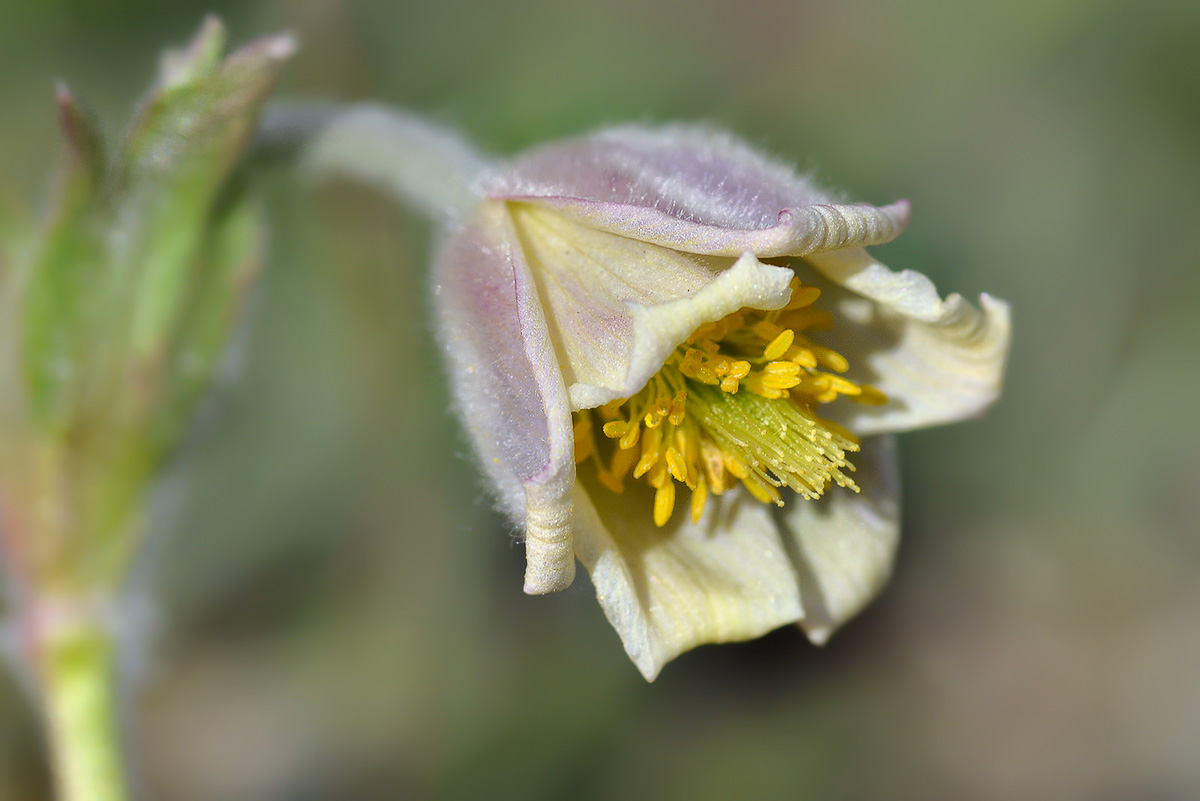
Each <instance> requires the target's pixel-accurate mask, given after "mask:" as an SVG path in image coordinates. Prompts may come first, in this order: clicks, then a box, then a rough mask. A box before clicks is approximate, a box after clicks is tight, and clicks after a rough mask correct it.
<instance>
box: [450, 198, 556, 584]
mask: <svg viewBox="0 0 1200 801" xmlns="http://www.w3.org/2000/svg"><path fill="white" fill-rule="evenodd" d="M515 241H516V237H515V233H514V232H513V230H512V224H511V220H510V219H509V217H508V214H507V212H506V210H505V208H504V206H503V205H502V204H498V203H484V204H482V205H481V206H480V208H479V210H478V212H477V213H476V215H475V217H473V218H472V219H471V220H470V221H469V222H468V223H467V224H466V225H465V226H464V227H463V228H462V229H460V230H458V231H457V232H455V233H454V234H453V235H452V236H451V237H450V239H449V240H448V241H447V242H446V244H445V245H444V246H443V247H442V249H441V250H440V252H439V253H438V254H437V257H436V259H435V262H434V299H435V305H436V307H437V318H438V320H437V323H438V328H439V340H440V341H441V342H442V343H443V346H444V348H445V351H446V356H447V360H448V362H449V364H450V383H451V387H452V390H453V392H454V397H455V401H456V402H457V404H458V408H459V413H460V415H461V417H462V419H463V421H464V423H465V425H466V428H467V432H468V434H469V436H470V438H471V440H472V442H473V444H474V446H475V449H476V451H477V453H478V454H479V456H480V459H481V461H482V463H483V466H484V469H485V470H486V471H487V474H488V476H489V478H490V479H491V481H492V484H493V485H494V487H495V489H496V491H497V494H498V495H499V498H500V500H501V503H502V504H503V506H504V507H505V508H506V510H507V511H508V513H509V514H510V515H511V516H512V518H513V519H514V520H515V521H517V522H518V523H519V524H521V525H523V526H524V527H525V537H526V543H525V548H526V561H527V567H526V576H525V578H526V584H525V589H526V592H531V593H541V592H551V591H554V590H558V589H562V588H563V587H566V586H567V585H569V584H570V583H571V580H572V578H573V576H574V570H575V562H574V556H573V551H572V547H571V528H572V516H573V507H572V500H571V486H572V484H573V482H574V478H575V464H574V458H573V443H572V433H571V417H570V410H569V409H568V406H567V394H566V388H565V387H564V385H563V380H562V374H561V372H560V371H559V368H558V363H557V360H556V359H555V357H554V350H553V346H552V345H551V343H550V338H549V335H548V332H547V330H546V320H545V317H544V315H543V313H542V307H541V304H540V302H539V299H538V296H537V290H536V288H535V287H534V284H533V278H532V276H531V274H530V271H529V266H528V265H527V264H526V262H525V259H524V257H523V255H522V253H521V250H520V248H518V247H516V246H515V245H514V242H515Z"/></svg>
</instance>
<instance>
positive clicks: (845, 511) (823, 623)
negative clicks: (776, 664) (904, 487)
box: [776, 436, 900, 645]
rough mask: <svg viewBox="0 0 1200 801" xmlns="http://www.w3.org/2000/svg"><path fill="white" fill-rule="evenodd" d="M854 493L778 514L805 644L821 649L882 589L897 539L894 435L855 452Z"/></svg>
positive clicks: (835, 492)
mask: <svg viewBox="0 0 1200 801" xmlns="http://www.w3.org/2000/svg"><path fill="white" fill-rule="evenodd" d="M854 463H855V466H856V467H857V468H858V470H857V471H856V472H855V473H854V480H855V482H856V483H857V484H858V486H859V488H860V489H861V490H862V491H861V492H859V493H854V492H849V491H846V490H843V489H839V488H834V489H832V490H831V491H830V492H828V493H826V494H825V495H824V496H823V497H822V498H820V499H819V500H815V501H803V500H800V499H796V500H794V501H793V502H792V503H790V504H788V505H787V506H785V507H784V508H783V509H780V510H777V512H776V515H777V517H778V518H779V520H780V526H779V531H780V534H781V536H782V537H783V538H784V540H785V542H786V543H787V545H788V548H789V552H790V554H791V556H792V559H793V561H794V564H795V565H796V572H797V573H798V574H799V582H800V597H801V600H802V601H803V603H804V617H803V618H802V619H801V620H800V625H801V626H802V627H803V628H804V630H805V632H807V634H808V637H809V639H811V640H812V641H813V642H815V643H817V644H818V645H821V644H824V642H825V641H826V640H827V639H829V635H830V634H832V633H833V631H834V630H835V629H836V628H837V627H838V626H840V625H841V624H842V623H844V622H845V621H847V620H849V619H850V618H851V617H853V616H854V615H856V614H857V613H858V612H859V611H860V610H861V609H862V608H863V607H864V606H866V605H867V603H868V602H869V601H870V600H871V599H872V598H874V597H875V595H876V594H878V592H879V591H880V589H882V588H883V585H884V584H885V583H886V582H887V580H888V577H889V576H890V575H891V573H892V564H893V562H894V561H895V556H896V546H897V544H898V542H899V540H900V475H899V473H900V471H899V462H898V459H897V455H896V442H895V438H894V437H892V436H882V437H871V438H869V439H865V440H863V442H862V450H861V451H860V452H859V453H857V454H855V458H854Z"/></svg>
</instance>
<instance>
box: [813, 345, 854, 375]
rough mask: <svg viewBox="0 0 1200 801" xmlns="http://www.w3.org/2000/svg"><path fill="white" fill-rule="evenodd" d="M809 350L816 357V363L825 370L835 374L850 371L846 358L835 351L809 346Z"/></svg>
mask: <svg viewBox="0 0 1200 801" xmlns="http://www.w3.org/2000/svg"><path fill="white" fill-rule="evenodd" d="M810 348H811V350H812V352H813V354H814V355H815V356H816V357H817V362H818V363H820V365H821V366H822V367H824V368H825V369H826V370H833V371H834V372H835V373H844V372H846V371H847V370H849V369H850V362H848V361H846V357H845V356H843V355H842V354H840V353H838V352H837V351H836V350H830V349H829V348H823V347H821V346H820V345H811V346H810Z"/></svg>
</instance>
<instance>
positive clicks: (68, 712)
mask: <svg viewBox="0 0 1200 801" xmlns="http://www.w3.org/2000/svg"><path fill="white" fill-rule="evenodd" d="M47 622H49V621H47ZM40 635H41V636H40V637H39V640H40V642H39V643H38V645H37V648H38V666H39V669H40V681H41V688H42V694H43V701H44V709H45V714H46V728H47V738H48V741H49V748H50V751H51V760H52V762H53V765H54V775H55V781H56V783H57V785H58V798H59V799H60V801H126V799H128V797H129V795H128V793H127V791H126V787H125V778H124V769H123V764H122V757H121V748H120V744H119V743H120V737H119V732H118V726H117V720H116V703H115V700H114V693H115V689H116V687H115V684H116V681H115V675H114V674H115V670H114V667H115V661H116V644H115V642H114V640H113V635H112V632H111V631H110V630H109V628H108V627H107V626H105V625H104V623H103V622H102V621H98V620H94V619H92V618H91V617H89V616H83V617H77V616H69V617H67V618H66V619H60V620H59V621H58V624H57V625H55V624H54V623H51V624H50V625H49V626H47V627H46V628H45V629H44V630H43V631H42V632H40Z"/></svg>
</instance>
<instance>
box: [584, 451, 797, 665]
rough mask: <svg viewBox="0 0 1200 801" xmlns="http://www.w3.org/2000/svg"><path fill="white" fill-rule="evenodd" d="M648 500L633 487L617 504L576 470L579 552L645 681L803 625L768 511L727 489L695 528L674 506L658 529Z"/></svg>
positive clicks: (641, 488)
mask: <svg viewBox="0 0 1200 801" xmlns="http://www.w3.org/2000/svg"><path fill="white" fill-rule="evenodd" d="M652 492H653V491H652V490H651V489H650V488H648V487H647V486H645V485H644V484H642V483H640V482H639V483H638V484H636V485H634V486H627V487H626V489H625V493H624V494H623V495H619V496H618V495H615V494H613V493H611V492H609V491H608V490H607V489H604V488H603V487H601V486H600V485H599V484H598V483H597V482H596V481H595V480H594V476H593V475H592V474H590V473H587V474H585V473H582V472H581V475H580V486H579V489H578V490H577V492H576V510H577V515H576V531H575V549H576V553H577V554H578V556H579V560H580V561H581V562H583V564H584V566H585V567H587V569H588V571H589V572H590V573H591V576H592V584H593V585H595V588H596V596H597V598H598V599H599V601H600V605H601V607H602V608H603V609H604V614H605V615H606V616H607V617H608V619H609V622H610V623H612V625H613V628H615V629H616V631H617V634H619V635H620V637H621V640H622V642H623V643H624V645H625V650H626V652H628V654H629V657H630V658H631V659H632V660H633V663H634V664H635V665H637V667H638V670H640V671H641V672H642V675H644V676H645V677H646V679H647V680H651V681H652V680H653V679H654V678H655V676H657V675H658V672H659V671H660V670H661V669H662V667H663V665H665V664H666V663H667V662H669V661H670V660H671V659H673V658H674V657H676V656H678V655H679V654H681V653H683V652H684V651H687V650H689V649H691V648H694V647H696V646H697V645H702V644H704V643H719V642H734V641H740V640H748V639H751V638H754V637H758V636H761V635H762V634H765V633H766V632H768V631H771V630H772V629H775V628H778V627H779V626H782V625H785V624H787V623H792V622H794V621H796V620H798V619H800V617H801V616H802V615H803V609H802V607H801V604H800V591H799V588H798V586H797V581H796V573H795V571H794V570H793V569H792V565H791V563H790V562H789V560H788V555H787V553H786V552H785V550H784V548H783V543H782V541H781V540H780V538H779V533H778V530H777V528H776V524H775V521H774V520H773V519H772V514H771V510H772V508H773V507H768V506H765V505H763V504H761V503H759V502H757V501H755V500H753V499H751V498H750V497H749V496H748V495H746V494H745V493H742V492H739V491H732V492H729V493H726V494H725V495H722V496H719V497H711V498H709V502H708V505H707V506H706V508H705V512H704V516H703V517H701V519H700V522H699V523H698V524H693V523H692V522H691V518H690V517H689V516H688V513H687V510H686V509H681V508H677V509H676V511H675V516H674V518H673V519H672V520H671V521H670V522H669V523H668V524H667V525H666V526H664V527H663V528H658V527H656V526H655V525H654V523H653V521H652V520H651V508H652V506H653V495H652Z"/></svg>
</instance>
